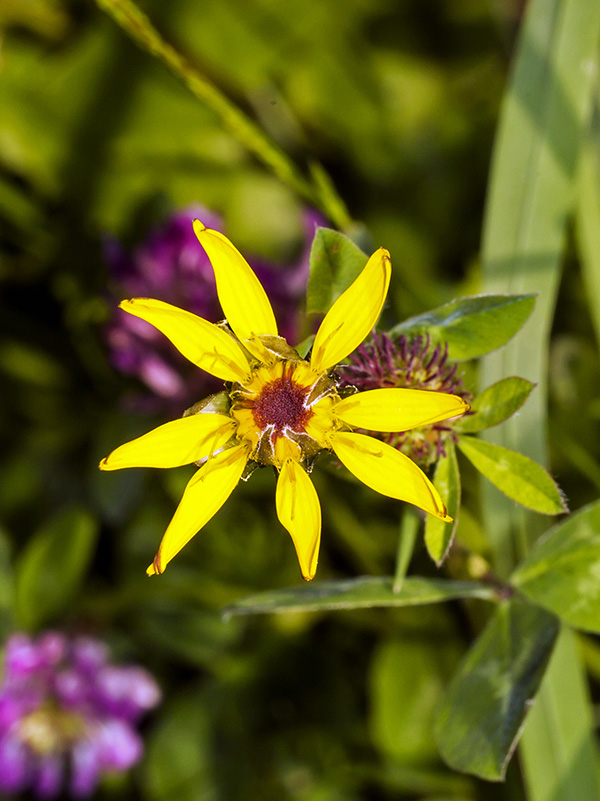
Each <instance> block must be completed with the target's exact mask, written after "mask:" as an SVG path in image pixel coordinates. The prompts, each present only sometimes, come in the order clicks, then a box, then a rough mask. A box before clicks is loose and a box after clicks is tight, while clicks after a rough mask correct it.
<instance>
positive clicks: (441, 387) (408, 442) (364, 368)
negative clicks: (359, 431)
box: [338, 333, 472, 468]
mask: <svg viewBox="0 0 600 801" xmlns="http://www.w3.org/2000/svg"><path fill="white" fill-rule="evenodd" d="M338 377H339V380H340V386H342V387H344V386H347V387H354V388H355V389H358V390H359V392H364V391H365V390H368V389H379V388H381V387H406V388H408V389H426V390H429V391H433V392H447V393H449V394H451V395H458V396H459V397H461V398H463V399H464V400H466V401H467V402H469V401H470V400H471V399H472V396H471V393H470V392H468V391H467V390H466V389H465V388H464V387H463V383H462V378H461V377H460V376H459V375H458V364H457V363H456V362H451V361H449V359H448V345H443V346H442V345H438V346H437V347H435V348H433V347H432V345H431V340H430V338H429V335H428V334H427V335H426V336H422V335H420V334H419V335H418V336H415V337H414V338H412V339H408V338H407V337H405V336H404V335H401V336H399V337H397V338H396V339H391V338H390V337H389V336H388V335H387V334H383V333H378V334H374V335H373V337H372V338H371V340H370V341H368V342H365V343H363V344H362V345H360V346H359V347H358V348H357V349H356V350H355V351H354V353H352V354H351V355H350V363H349V364H348V365H344V366H343V367H341V368H339V370H338ZM370 433H371V434H372V436H374V437H379V438H380V439H382V440H383V441H384V442H387V443H388V444H390V445H392V446H393V447H394V448H397V449H398V450H399V451H402V452H403V453H405V454H406V455H407V456H409V457H410V458H411V459H412V460H413V461H414V462H417V464H419V465H420V466H421V467H424V468H427V467H430V466H431V465H432V464H434V463H435V462H436V461H437V460H438V459H439V458H440V456H445V455H446V452H445V450H444V443H446V442H448V440H449V439H452V440H455V441H456V440H457V436H456V434H455V432H454V431H453V430H452V421H451V420H444V421H442V422H440V423H433V424H432V425H428V426H422V427H421V428H414V429H411V430H410V431H401V432H394V433H391V434H381V433H377V432H370Z"/></svg>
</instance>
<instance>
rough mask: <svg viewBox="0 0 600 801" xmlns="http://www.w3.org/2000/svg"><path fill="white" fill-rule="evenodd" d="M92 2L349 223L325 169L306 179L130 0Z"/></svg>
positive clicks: (253, 148) (298, 188)
mask: <svg viewBox="0 0 600 801" xmlns="http://www.w3.org/2000/svg"><path fill="white" fill-rule="evenodd" d="M96 4H97V5H98V7H99V8H100V9H102V10H103V11H105V12H106V13H107V14H108V15H109V16H110V17H112V19H113V20H114V21H115V22H116V23H117V25H119V26H120V27H121V28H122V29H123V30H124V31H125V32H126V33H127V34H128V35H129V36H130V37H131V38H132V39H133V40H134V42H136V43H137V44H138V45H139V46H140V47H141V48H142V49H143V50H145V51H146V52H147V53H149V54H150V55H152V56H154V57H155V58H157V59H158V60H159V61H162V63H163V64H164V65H165V66H166V67H167V69H169V70H170V71H171V72H172V73H173V74H174V75H175V76H176V77H177V78H178V79H179V80H180V81H181V82H182V83H183V85H184V86H186V87H187V88H188V89H189V90H190V92H191V93H192V94H193V95H194V96H195V97H197V98H198V100H200V101H201V102H202V103H205V104H206V105H207V106H208V107H209V108H211V109H212V110H213V111H214V113H215V114H216V115H217V116H218V117H219V119H220V120H221V122H222V123H223V126H224V127H225V128H226V129H227V130H228V131H229V132H230V133H231V134H232V135H233V136H234V137H235V138H236V139H237V140H238V141H239V142H241V144H242V145H244V147H245V148H247V150H249V151H250V153H252V154H253V155H254V156H256V158H258V159H259V160H260V161H261V162H262V163H263V164H264V165H265V166H266V167H268V168H269V169H270V170H272V172H273V173H274V174H275V175H276V176H277V177H278V178H279V180H280V181H282V182H283V183H285V184H287V185H288V186H289V187H291V188H292V189H293V190H294V191H295V192H297V194H298V195H299V196H300V197H302V198H304V200H306V201H307V202H308V203H311V204H313V205H315V206H318V207H319V208H320V209H321V210H322V211H323V212H325V214H326V215H327V216H328V217H329V219H330V220H331V221H332V222H333V223H334V224H335V225H336V226H337V227H339V228H349V227H350V226H351V218H350V215H349V214H348V211H347V209H346V207H345V205H344V202H343V201H342V199H341V198H340V197H339V195H337V194H336V193H335V190H334V188H333V184H332V183H331V181H329V180H327V179H326V177H325V173H324V170H323V168H322V167H318V166H317V165H314V164H313V165H312V173H311V177H312V181H309V180H307V179H306V178H305V177H304V175H303V174H302V173H301V172H300V170H299V169H298V168H297V167H296V165H295V164H294V162H293V161H292V160H291V159H290V158H289V156H288V155H287V154H286V153H285V152H284V151H283V150H281V148H279V147H278V146H277V145H276V144H275V143H274V142H273V141H272V140H271V139H270V138H269V137H268V136H267V135H266V134H265V133H264V131H263V130H262V129H261V128H260V127H259V126H258V125H257V124H256V123H255V122H254V121H253V120H252V119H250V117H247V116H246V114H244V112H243V111H242V110H241V109H239V108H238V107H237V106H236V105H235V104H234V103H233V102H232V101H231V100H230V99H229V98H228V97H227V96H226V95H225V94H224V93H223V92H222V91H221V90H220V89H219V88H218V87H217V86H215V85H214V84H213V83H211V82H210V81H209V80H208V79H207V78H206V77H205V76H204V75H202V74H201V73H200V72H199V70H198V69H196V67H194V66H193V65H192V64H191V63H190V62H189V61H188V60H187V59H186V58H184V56H183V55H182V54H181V53H179V52H178V51H177V50H176V49H175V48H174V47H173V46H172V45H170V44H169V43H168V42H167V41H165V39H163V37H162V36H161V35H160V33H159V32H158V31H157V29H156V28H155V27H154V26H153V25H152V23H151V21H150V19H149V18H148V17H147V16H146V14H144V13H143V11H141V9H139V8H138V6H137V5H136V4H135V3H134V2H132V0H96Z"/></svg>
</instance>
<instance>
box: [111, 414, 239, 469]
mask: <svg viewBox="0 0 600 801" xmlns="http://www.w3.org/2000/svg"><path fill="white" fill-rule="evenodd" d="M234 430H235V423H234V421H233V420H232V419H231V418H230V417H227V416H226V415H224V414H209V413H206V414H192V415H190V416H189V417H182V418H181V419H180V420H173V421H171V422H170V423H165V424H164V425H162V426H159V427H158V428H155V429H154V430H153V431H149V432H148V433H147V434H144V435H143V436H141V437H138V438H137V439H134V440H132V441H131V442H126V443H125V444H124V445H121V446H120V447H119V448H117V449H116V450H114V451H113V452H112V453H111V454H110V455H109V456H107V457H106V458H105V459H103V460H102V461H101V462H100V470H121V469H122V468H123V467H179V466H180V465H183V464H192V462H198V461H200V460H201V459H205V458H206V457H207V456H210V454H211V453H214V452H215V451H216V450H218V449H219V448H222V447H223V445H225V443H226V442H227V440H228V439H230V437H231V435H232V433H233V431H234Z"/></svg>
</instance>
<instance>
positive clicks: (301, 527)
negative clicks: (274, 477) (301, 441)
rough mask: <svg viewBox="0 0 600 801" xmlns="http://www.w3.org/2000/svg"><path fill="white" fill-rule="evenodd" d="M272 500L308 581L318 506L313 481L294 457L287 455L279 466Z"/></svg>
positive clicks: (318, 520) (312, 565)
mask: <svg viewBox="0 0 600 801" xmlns="http://www.w3.org/2000/svg"><path fill="white" fill-rule="evenodd" d="M275 503H276V506H277V516H278V517H279V520H280V522H281V525H282V526H284V527H285V528H286V529H287V530H288V531H289V533H290V536H291V538H292V540H293V542H294V547H295V548H296V554H297V556H298V561H299V562H300V570H301V571H302V575H303V577H304V578H305V579H306V581H310V580H311V579H312V578H313V577H314V575H315V573H316V571H317V561H318V559H319V545H320V542H321V506H320V504H319V498H318V495H317V491H316V490H315V487H314V484H313V483H312V481H311V480H310V478H309V477H308V475H307V473H306V471H305V470H304V469H303V468H302V467H301V466H300V464H299V463H298V462H296V461H294V460H293V459H287V460H286V461H285V462H284V464H283V467H282V468H281V472H280V473H279V479H278V481H277V492H276V494H275Z"/></svg>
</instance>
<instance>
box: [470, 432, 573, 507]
mask: <svg viewBox="0 0 600 801" xmlns="http://www.w3.org/2000/svg"><path fill="white" fill-rule="evenodd" d="M458 447H459V448H460V450H461V451H462V452H463V453H464V455H465V456H466V457H467V459H468V460H469V461H470V462H471V463H472V464H473V465H474V467H476V468H477V470H479V472H480V473H481V474H482V475H484V476H485V477H486V478H487V479H488V480H489V481H491V482H492V484H493V485H494V486H495V487H497V488H498V489H499V490H500V492H503V493H504V494H505V495H507V496H508V497H509V498H512V500H513V501H516V502H517V503H520V504H521V505H522V506H526V507H527V508H528V509H533V511H534V512H540V513H541V514H544V515H559V514H562V513H563V512H567V511H568V509H567V507H566V504H565V502H564V500H563V497H562V495H561V492H560V490H559V488H558V486H557V485H556V483H555V482H554V480H553V479H552V478H551V476H550V474H549V473H548V472H547V471H546V470H544V468H543V467H541V466H540V465H539V464H538V463H537V462H534V461H533V459H530V458H529V457H528V456H523V454H522V453H516V451H511V450H509V449H508V448H503V447H502V446H501V445H493V444H492V443H491V442H486V441H485V440H483V439H475V437H461V438H460V440H459V443H458Z"/></svg>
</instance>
